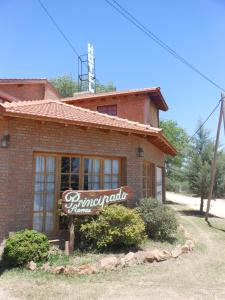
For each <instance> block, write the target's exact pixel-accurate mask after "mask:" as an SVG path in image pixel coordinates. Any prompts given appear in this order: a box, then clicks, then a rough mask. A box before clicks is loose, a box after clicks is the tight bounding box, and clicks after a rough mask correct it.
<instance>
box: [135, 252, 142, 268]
mask: <svg viewBox="0 0 225 300" xmlns="http://www.w3.org/2000/svg"><path fill="white" fill-rule="evenodd" d="M134 259H135V261H136V264H137V265H140V264H143V263H144V262H145V251H138V252H136V253H134Z"/></svg>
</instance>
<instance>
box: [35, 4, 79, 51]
mask: <svg viewBox="0 0 225 300" xmlns="http://www.w3.org/2000/svg"><path fill="white" fill-rule="evenodd" d="M38 3H39V4H40V6H41V7H42V9H43V10H44V12H45V13H46V15H47V16H48V17H49V19H50V20H51V21H52V23H53V24H54V25H55V27H56V29H57V30H58V32H59V33H60V34H61V35H62V37H63V38H64V40H65V41H66V42H67V44H68V45H69V47H70V48H71V49H72V51H73V52H74V53H75V54H76V55H77V56H78V57H79V53H78V52H77V50H76V49H75V47H74V46H73V44H72V43H71V42H70V40H69V38H68V37H67V36H66V35H65V33H64V32H63V30H62V29H61V28H60V26H59V25H58V24H57V22H56V20H55V19H54V18H53V16H52V15H51V14H50V12H49V11H48V9H47V7H46V6H45V5H44V4H43V3H42V1H41V0H38Z"/></svg>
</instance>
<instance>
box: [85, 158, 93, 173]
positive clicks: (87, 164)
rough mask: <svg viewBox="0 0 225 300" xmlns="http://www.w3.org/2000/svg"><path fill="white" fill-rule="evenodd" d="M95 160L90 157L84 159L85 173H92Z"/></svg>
mask: <svg viewBox="0 0 225 300" xmlns="http://www.w3.org/2000/svg"><path fill="white" fill-rule="evenodd" d="M92 162H93V160H92V159H90V158H85V159H84V173H91V169H92Z"/></svg>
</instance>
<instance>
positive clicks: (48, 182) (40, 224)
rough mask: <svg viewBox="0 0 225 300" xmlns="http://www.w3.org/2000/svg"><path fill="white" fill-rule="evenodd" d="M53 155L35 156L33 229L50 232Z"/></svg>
mask: <svg viewBox="0 0 225 300" xmlns="http://www.w3.org/2000/svg"><path fill="white" fill-rule="evenodd" d="M55 161H56V158H55V157H54V156H36V157H35V175H34V203H33V229H35V230H38V231H44V232H47V233H51V232H52V231H53V230H54V211H55Z"/></svg>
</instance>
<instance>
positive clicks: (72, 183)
mask: <svg viewBox="0 0 225 300" xmlns="http://www.w3.org/2000/svg"><path fill="white" fill-rule="evenodd" d="M71 189H72V190H79V184H78V183H77V182H71Z"/></svg>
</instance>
